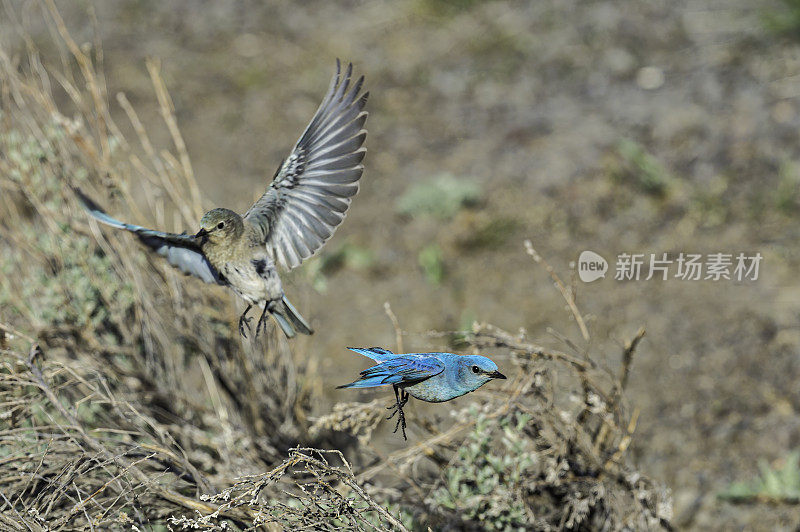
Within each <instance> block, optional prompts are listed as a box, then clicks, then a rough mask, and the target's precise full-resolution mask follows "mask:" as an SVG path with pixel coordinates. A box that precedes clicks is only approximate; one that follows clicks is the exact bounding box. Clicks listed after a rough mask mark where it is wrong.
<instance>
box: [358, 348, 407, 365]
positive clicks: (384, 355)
mask: <svg viewBox="0 0 800 532" xmlns="http://www.w3.org/2000/svg"><path fill="white" fill-rule="evenodd" d="M347 349H349V350H350V351H354V352H356V353H358V354H359V355H364V356H365V357H368V358H371V359H372V360H374V361H375V362H383V361H384V360H387V359H390V358H394V357H395V356H399V355H395V354H394V353H392V352H391V351H389V350H388V349H384V348H383V347H348V348H347Z"/></svg>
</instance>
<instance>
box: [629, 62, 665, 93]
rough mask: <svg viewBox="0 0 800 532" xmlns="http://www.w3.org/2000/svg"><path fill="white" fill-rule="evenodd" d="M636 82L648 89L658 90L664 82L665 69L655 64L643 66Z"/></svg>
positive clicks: (637, 74)
mask: <svg viewBox="0 0 800 532" xmlns="http://www.w3.org/2000/svg"><path fill="white" fill-rule="evenodd" d="M636 84H637V85H639V87H640V88H642V89H644V90H646V91H652V90H656V89H658V88H660V87H661V86H662V85H663V84H664V71H663V70H661V69H660V68H658V67H654V66H646V67H642V68H640V69H639V71H638V72H637V73H636Z"/></svg>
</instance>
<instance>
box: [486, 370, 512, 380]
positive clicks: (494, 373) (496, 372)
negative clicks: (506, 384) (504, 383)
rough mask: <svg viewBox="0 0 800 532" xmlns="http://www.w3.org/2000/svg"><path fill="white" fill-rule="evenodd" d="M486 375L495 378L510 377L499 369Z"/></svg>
mask: <svg viewBox="0 0 800 532" xmlns="http://www.w3.org/2000/svg"><path fill="white" fill-rule="evenodd" d="M486 376H487V377H491V378H493V379H506V378H508V377H506V376H505V375H503V374H502V373H500V372H499V371H493V372H491V373H487V374H486Z"/></svg>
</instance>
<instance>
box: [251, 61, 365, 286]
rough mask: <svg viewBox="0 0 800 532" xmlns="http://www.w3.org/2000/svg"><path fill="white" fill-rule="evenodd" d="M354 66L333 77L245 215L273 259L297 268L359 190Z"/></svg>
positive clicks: (360, 114) (360, 137)
mask: <svg viewBox="0 0 800 532" xmlns="http://www.w3.org/2000/svg"><path fill="white" fill-rule="evenodd" d="M352 71H353V65H352V64H350V65H348V66H347V69H346V71H345V73H344V76H343V77H341V78H340V64H339V61H338V60H337V61H336V75H335V76H334V77H333V79H332V80H331V84H330V88H329V89H328V93H327V94H326V96H325V99H324V100H323V101H322V104H321V105H320V106H319V109H318V110H317V112H316V114H315V115H314V118H313V119H312V120H311V122H310V123H309V124H308V127H306V130H305V132H303V135H302V136H301V137H300V140H298V141H297V144H295V146H294V149H293V150H292V152H291V154H290V155H289V157H287V158H286V160H285V161H284V162H283V164H282V165H281V166H280V168H278V171H277V172H276V174H275V177H274V180H273V181H272V184H270V186H269V188H268V189H267V191H266V192H265V193H264V195H263V196H261V198H260V199H259V200H258V201H257V202H256V203H255V205H253V206H252V207H251V208H250V210H248V211H247V213H245V215H244V219H245V223H248V224H250V225H251V226H252V227H254V228H255V230H256V236H257V239H259V240H260V241H261V242H263V243H264V244H265V245H266V247H267V251H268V252H269V254H270V255H271V256H272V258H273V260H275V261H276V262H277V263H279V264H280V265H281V266H283V267H284V268H286V269H287V270H289V269H292V268H295V267H297V266H299V265H300V264H301V263H302V262H303V260H305V259H306V258H308V257H310V256H311V255H313V254H314V253H315V252H316V251H317V250H318V249H319V248H321V247H322V245H323V244H324V243H325V242H326V241H327V240H328V239H329V238H330V237H331V236H332V235H333V233H334V231H335V230H336V227H337V226H338V225H339V224H340V223H341V222H342V220H343V219H344V217H345V214H346V213H347V209H348V208H349V207H350V201H351V199H352V197H353V196H354V195H355V194H356V193H357V192H358V180H359V179H360V178H361V174H362V172H363V169H364V167H363V166H362V165H361V161H362V159H363V158H364V154H365V153H366V148H364V147H363V146H362V145H363V144H364V139H365V138H366V135H367V132H366V130H365V129H364V123H365V122H366V120H367V113H366V112H365V111H364V106H365V104H366V102H367V97H368V95H369V93H364V94H363V95H361V96H359V92H360V91H361V86H362V84H363V82H364V77H363V76H362V77H360V78H359V79H358V80H356V81H355V83H353V84H352V87H351V84H350V81H351V75H352Z"/></svg>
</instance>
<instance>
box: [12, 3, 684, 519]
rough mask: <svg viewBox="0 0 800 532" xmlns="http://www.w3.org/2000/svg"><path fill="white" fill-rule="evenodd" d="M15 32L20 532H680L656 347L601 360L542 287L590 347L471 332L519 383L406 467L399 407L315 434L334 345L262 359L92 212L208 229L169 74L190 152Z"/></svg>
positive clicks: (80, 61)
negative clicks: (395, 428) (639, 454)
mask: <svg viewBox="0 0 800 532" xmlns="http://www.w3.org/2000/svg"><path fill="white" fill-rule="evenodd" d="M4 15H5V16H8V17H14V18H16V19H18V20H17V27H18V30H19V32H20V33H19V35H18V36H17V37H19V40H18V41H15V42H22V43H24V45H23V46H22V47H14V46H11V45H9V43H2V45H0V102H1V103H2V107H1V108H0V109H2V111H1V112H2V115H0V124H2V125H1V127H2V129H1V130H0V190H1V191H2V193H1V194H0V243H2V247H3V249H4V250H5V253H4V257H3V260H2V263H0V268H1V269H2V275H0V324H1V325H0V354H1V356H0V404H2V408H0V524H2V528H4V529H9V530H84V529H98V530H106V529H125V530H130V529H135V530H142V529H148V530H152V529H156V530H158V529H165V528H167V529H172V530H181V529H200V530H203V529H208V530H218V529H230V530H255V529H259V530H261V529H264V530H271V529H283V528H285V529H291V530H334V529H335V530H341V529H349V530H371V529H379V530H382V529H393V528H394V529H401V530H402V529H421V530H424V529H426V527H428V526H430V527H431V528H433V529H490V530H516V529H520V528H533V529H540V530H548V529H563V528H566V529H610V530H614V529H622V528H633V529H645V528H646V529H653V528H658V527H664V528H669V520H670V517H671V515H670V512H671V502H670V496H669V493H668V492H667V491H666V490H665V489H664V488H663V487H662V486H660V485H658V484H654V483H652V482H651V481H650V480H648V479H647V478H645V477H644V476H643V475H641V474H640V473H638V472H637V471H636V469H635V467H634V466H633V465H632V464H631V463H630V462H629V460H628V459H627V454H626V451H627V448H628V445H629V444H630V441H631V438H632V436H633V433H634V430H635V428H636V420H637V412H636V410H635V409H633V410H632V409H630V408H629V407H628V406H627V405H626V403H625V401H624V390H625V385H626V382H627V378H628V372H629V368H630V365H631V364H632V361H633V355H634V352H635V349H636V345H637V344H638V342H639V340H640V339H641V337H642V336H643V334H644V331H643V330H641V331H640V332H639V333H638V334H637V335H635V336H634V337H633V339H632V340H631V341H630V342H629V344H628V346H627V347H626V348H625V349H624V350H623V352H622V353H619V354H604V355H601V356H595V355H593V354H592V353H591V349H590V346H591V338H590V335H589V330H588V329H587V327H586V324H585V322H584V320H583V317H582V316H581V314H580V311H579V309H578V307H577V305H576V304H575V299H574V288H572V287H568V286H566V285H565V284H564V283H563V282H562V281H561V280H560V279H559V278H558V276H557V274H556V273H555V272H554V271H553V269H552V268H550V267H549V266H547V265H546V264H545V269H546V271H547V272H548V274H549V275H551V276H552V278H553V280H554V282H555V283H556V286H557V288H558V289H559V290H560V291H561V293H562V295H563V297H564V299H565V302H566V303H567V306H568V308H569V309H570V310H571V312H572V314H573V316H574V318H575V321H576V324H577V326H578V327H577V332H578V333H579V338H580V339H579V340H576V341H572V340H569V339H568V338H567V337H566V336H564V337H563V343H564V346H565V347H564V351H563V352H560V351H553V350H550V349H546V348H543V347H540V346H538V345H536V344H535V343H533V342H532V341H531V340H530V339H528V337H527V335H526V334H525V333H524V332H520V333H519V334H512V333H508V332H506V331H502V330H500V329H497V328H495V327H492V326H491V325H488V324H476V325H475V326H474V327H473V329H472V330H471V331H460V332H459V333H458V334H457V335H454V336H453V341H454V342H455V341H458V342H461V344H460V345H461V346H462V348H463V349H462V350H473V349H474V350H484V351H485V350H490V351H491V352H492V353H493V354H494V356H496V357H497V358H498V359H500V360H503V361H504V364H503V365H504V367H508V374H509V375H510V376H511V375H513V376H514V377H513V378H512V379H510V381H509V383H508V384H507V385H506V386H505V387H504V388H503V389H494V390H487V391H485V392H481V393H476V394H473V395H474V398H473V401H471V402H470V404H469V406H467V407H466V408H463V409H461V410H460V411H459V412H458V413H457V416H456V418H457V419H456V421H455V422H453V421H451V420H447V419H425V418H422V417H418V418H414V419H412V422H415V423H418V424H419V426H420V427H422V428H423V430H425V431H426V432H427V433H428V435H427V437H425V438H423V439H420V440H418V441H417V442H414V441H411V442H409V444H408V446H407V447H406V448H404V449H402V450H400V451H397V452H394V453H391V454H388V455H387V454H385V453H384V452H382V450H381V447H380V445H379V442H376V441H374V440H373V431H374V430H375V429H376V427H377V426H378V425H379V424H380V423H381V422H382V419H383V417H384V416H385V415H386V410H385V404H384V402H383V401H380V400H376V401H373V402H371V403H366V404H352V403H347V404H341V405H338V406H336V407H335V408H334V409H333V410H332V412H330V413H325V414H322V415H320V413H319V412H314V410H313V408H312V405H313V402H314V397H315V395H314V394H315V393H318V392H317V390H319V388H320V387H321V386H331V385H332V383H329V382H326V381H325V380H323V379H322V377H321V376H320V375H319V374H318V373H317V366H316V365H315V363H314V358H315V357H316V356H318V353H314V352H313V350H308V351H306V350H307V349H308V347H309V346H313V340H311V341H307V342H306V343H301V342H295V343H294V344H292V345H291V346H290V345H289V344H287V342H286V341H285V339H283V337H282V336H281V335H279V334H270V335H267V337H268V339H267V340H265V341H263V342H259V343H250V342H249V341H244V342H243V341H241V340H240V339H239V338H238V336H237V334H236V327H235V326H234V324H233V322H232V320H233V319H234V318H235V316H236V315H237V313H236V312H235V309H234V308H233V304H234V303H233V300H232V298H231V296H229V295H228V294H226V293H224V292H223V291H221V290H216V289H213V288H210V287H203V288H204V289H202V290H201V289H198V286H197V284H196V283H193V282H191V281H186V282H185V281H184V280H183V279H182V278H181V276H180V275H179V274H176V273H175V272H174V271H172V270H171V269H170V268H169V267H168V266H164V265H163V264H160V263H159V262H158V261H153V262H150V260H149V259H148V258H147V257H146V255H145V254H144V253H143V252H142V250H141V249H139V248H138V247H137V246H135V245H132V242H131V239H130V238H128V236H127V235H119V234H116V233H114V232H110V231H102V232H101V231H100V230H99V229H98V227H97V226H96V225H94V224H92V223H90V222H89V220H88V219H87V217H86V216H84V215H83V213H82V212H81V211H80V209H79V208H78V207H77V205H76V203H75V202H74V200H73V198H72V197H71V192H70V187H69V185H71V184H73V185H80V186H81V187H82V188H84V189H86V190H88V191H91V193H92V194H93V195H94V196H96V197H98V198H102V199H103V200H104V201H105V202H106V203H107V204H108V205H109V206H110V207H113V211H114V212H120V211H124V210H127V211H128V213H129V216H128V218H130V219H131V220H132V221H134V222H145V221H147V222H148V223H151V224H155V225H158V226H159V227H165V228H168V229H171V230H178V231H180V230H182V229H184V228H187V227H192V226H193V224H194V222H195V220H196V219H198V218H199V216H200V214H202V212H203V208H202V207H203V206H202V200H201V195H200V192H199V189H198V187H197V183H196V182H195V180H194V177H193V172H192V167H191V163H190V161H189V157H188V154H187V152H186V148H185V145H184V143H183V140H182V138H181V135H180V130H179V128H178V126H177V123H176V120H175V117H174V114H173V109H172V104H171V100H170V97H169V94H168V92H167V90H166V86H165V84H164V82H163V81H162V79H161V77H160V75H159V69H158V63H157V62H156V61H150V62H148V65H147V67H148V71H149V73H150V76H151V79H152V82H153V87H154V92H155V96H156V98H157V99H158V102H159V104H160V107H161V110H162V113H161V116H162V118H163V121H164V126H165V128H166V130H167V132H168V133H169V136H170V138H171V141H172V148H171V149H169V150H168V149H163V148H159V147H157V146H156V145H155V143H154V142H153V141H151V139H150V136H149V135H148V133H147V130H146V128H145V126H144V124H143V123H142V121H141V120H140V119H139V117H138V116H137V114H136V111H135V109H134V107H133V106H132V105H131V104H130V102H129V101H128V100H127V99H126V98H125V96H124V95H122V94H120V95H117V96H116V98H115V99H116V103H117V105H118V106H119V109H120V110H121V111H122V115H123V116H125V117H126V118H127V122H128V123H127V124H125V125H124V126H118V125H117V124H116V123H115V121H114V119H113V118H112V112H111V110H110V108H109V104H108V101H109V96H108V94H107V93H106V89H105V83H104V80H103V75H102V63H103V55H102V47H101V46H100V43H99V42H94V43H92V44H87V45H78V43H76V42H75V40H74V39H73V38H72V36H71V35H70V33H69V30H68V29H67V28H66V26H65V24H64V22H63V21H62V19H61V17H60V16H59V13H58V10H57V8H56V6H55V4H54V3H53V2H52V1H51V0H47V1H44V2H42V3H41V4H38V7H37V8H36V9H32V10H31V9H30V8H26V10H25V13H24V17H21V15H20V13H19V11H18V10H16V9H15V8H14V7H11V6H8V5H6V6H5V9H4ZM31 18H36V20H40V22H41V23H46V24H48V25H49V27H50V28H51V30H52V35H53V36H54V38H53V42H52V43H49V45H48V47H50V48H53V49H54V50H55V51H54V52H53V54H52V57H53V58H57V59H55V61H53V60H52V58H51V57H50V54H48V56H47V57H45V55H44V54H43V53H40V51H39V48H38V46H39V45H37V44H35V43H34V42H33V40H32V39H31V38H29V37H28V35H27V33H26V32H25V28H26V24H28V23H29V19H31ZM123 130H127V131H131V132H132V134H131V135H129V136H130V137H131V138H132V139H135V141H134V140H130V139H127V138H126V136H125V134H123V132H122V131H123ZM528 251H529V253H530V254H531V255H532V256H533V257H534V258H535V259H536V260H537V262H539V261H540V259H539V257H538V255H536V253H535V251H534V250H533V248H532V246H530V245H528ZM387 313H388V314H389V317H390V319H391V321H392V323H393V325H394V326H395V328H396V331H397V343H398V344H402V337H403V331H402V329H401V324H400V323H399V322H398V320H397V318H396V317H395V316H394V314H392V313H391V309H390V308H389V307H388V306H387ZM398 347H400V348H402V345H398ZM601 361H602V362H601ZM607 361H611V362H612V363H613V364H614V365H616V366H619V369H618V370H614V371H612V370H611V369H608V368H606V367H605V366H604V364H605V363H606V362H607ZM314 416H317V417H314Z"/></svg>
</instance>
